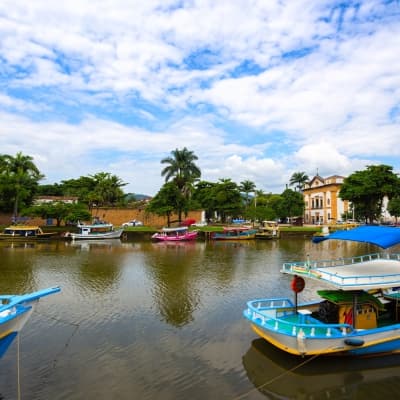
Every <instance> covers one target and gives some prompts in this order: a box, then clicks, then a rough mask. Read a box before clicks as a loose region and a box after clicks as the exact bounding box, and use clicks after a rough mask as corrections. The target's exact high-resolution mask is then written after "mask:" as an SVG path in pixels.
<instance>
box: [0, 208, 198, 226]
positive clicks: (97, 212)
mask: <svg viewBox="0 0 400 400" xmlns="http://www.w3.org/2000/svg"><path fill="white" fill-rule="evenodd" d="M201 215H202V211H201V210H199V211H190V212H189V214H188V216H187V217H185V216H184V217H183V219H186V218H193V219H194V220H196V221H201ZM92 216H93V218H95V217H96V218H100V219H101V220H104V221H107V222H110V223H112V224H114V225H115V226H120V225H122V224H123V223H124V222H128V221H131V220H133V219H136V220H138V221H142V222H143V225H146V226H154V227H156V228H160V227H162V226H165V225H167V218H164V217H159V216H158V215H155V214H149V213H146V212H145V211H144V210H140V209H130V208H96V209H94V210H93V211H92ZM11 219H12V214H4V213H0V225H9V224H11ZM177 220H178V216H177V215H173V216H172V217H171V221H177ZM27 224H29V225H40V226H44V225H47V221H46V220H43V219H41V218H30V219H29V220H28V221H27ZM55 224H56V221H55V220H53V225H55Z"/></svg>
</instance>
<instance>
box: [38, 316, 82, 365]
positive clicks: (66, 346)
mask: <svg viewBox="0 0 400 400" xmlns="http://www.w3.org/2000/svg"><path fill="white" fill-rule="evenodd" d="M34 312H36V313H37V314H39V315H40V316H42V317H45V318H47V319H52V320H53V321H56V322H60V323H62V324H66V325H71V326H74V327H75V328H74V330H73V331H72V333H71V335H70V337H69V338H68V339H67V341H66V342H65V345H64V347H63V348H62V349H61V350H60V351H59V352H58V353H57V354H56V356H55V357H54V360H53V366H52V369H54V368H55V367H56V364H57V361H58V359H59V358H60V356H61V355H62V354H63V353H64V352H65V351H66V349H67V348H68V346H69V344H70V343H71V340H72V338H73V337H74V335H75V333H76V332H77V330H78V329H79V327H80V325H79V324H77V323H75V322H70V321H66V320H63V319H61V318H56V317H53V316H49V315H45V314H43V313H40V312H39V311H37V310H36V309H35V311H34Z"/></svg>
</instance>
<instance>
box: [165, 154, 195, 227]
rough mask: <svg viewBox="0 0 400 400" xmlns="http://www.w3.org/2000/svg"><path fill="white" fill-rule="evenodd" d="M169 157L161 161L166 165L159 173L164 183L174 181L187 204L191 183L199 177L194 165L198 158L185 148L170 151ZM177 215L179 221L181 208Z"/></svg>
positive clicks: (190, 192) (191, 187)
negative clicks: (163, 178)
mask: <svg viewBox="0 0 400 400" xmlns="http://www.w3.org/2000/svg"><path fill="white" fill-rule="evenodd" d="M171 155H172V156H171V157H166V158H164V159H162V160H161V164H168V165H167V166H166V167H165V168H164V169H163V170H162V171H161V176H164V177H165V182H168V181H169V180H172V181H174V182H175V184H176V186H177V187H178V189H179V190H180V191H181V193H182V195H183V197H184V198H185V200H186V203H188V202H189V199H190V197H191V194H192V192H193V183H194V182H195V181H196V180H197V179H198V178H200V176H201V171H200V169H199V168H198V167H197V165H196V164H195V163H194V162H195V161H196V160H198V157H197V156H196V155H195V154H194V153H193V151H190V150H188V149H187V148H186V147H184V148H183V149H182V150H179V149H175V150H173V151H171ZM178 214H179V221H181V219H182V208H180V209H179V210H178Z"/></svg>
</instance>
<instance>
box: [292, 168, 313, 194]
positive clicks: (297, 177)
mask: <svg viewBox="0 0 400 400" xmlns="http://www.w3.org/2000/svg"><path fill="white" fill-rule="evenodd" d="M309 180H310V179H309V177H308V175H307V174H306V173H305V172H303V171H302V172H295V173H293V175H292V176H291V177H290V181H289V185H290V186H294V187H295V190H299V191H301V190H303V189H304V185H305V184H306V183H307V182H308V181H309Z"/></svg>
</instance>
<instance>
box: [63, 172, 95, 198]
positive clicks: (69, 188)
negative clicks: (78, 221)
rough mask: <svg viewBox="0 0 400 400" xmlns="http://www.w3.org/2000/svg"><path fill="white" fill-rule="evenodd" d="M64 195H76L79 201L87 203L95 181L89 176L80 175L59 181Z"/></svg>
mask: <svg viewBox="0 0 400 400" xmlns="http://www.w3.org/2000/svg"><path fill="white" fill-rule="evenodd" d="M61 187H62V191H63V195H64V196H76V197H78V200H79V201H80V202H83V203H86V204H89V203H90V193H92V192H93V191H94V190H95V187H96V181H95V179H94V178H93V177H91V176H81V177H80V178H78V179H68V180H64V181H61Z"/></svg>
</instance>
